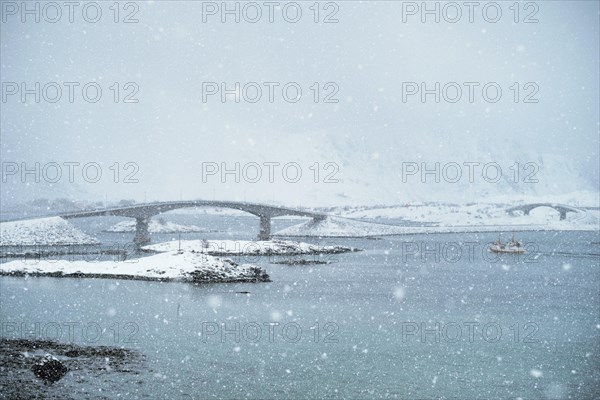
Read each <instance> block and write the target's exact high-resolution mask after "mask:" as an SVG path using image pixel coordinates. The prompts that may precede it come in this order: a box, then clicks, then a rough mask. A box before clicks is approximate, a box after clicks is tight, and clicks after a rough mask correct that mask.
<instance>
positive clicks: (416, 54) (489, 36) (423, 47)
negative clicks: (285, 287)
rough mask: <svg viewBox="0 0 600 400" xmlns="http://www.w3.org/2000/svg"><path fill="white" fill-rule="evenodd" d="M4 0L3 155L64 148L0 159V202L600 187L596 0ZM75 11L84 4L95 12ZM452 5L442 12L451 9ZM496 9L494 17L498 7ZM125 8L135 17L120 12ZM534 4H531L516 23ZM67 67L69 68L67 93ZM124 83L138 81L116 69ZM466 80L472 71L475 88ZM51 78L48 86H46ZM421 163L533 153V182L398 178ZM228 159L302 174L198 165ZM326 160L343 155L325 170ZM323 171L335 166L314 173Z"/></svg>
mask: <svg viewBox="0 0 600 400" xmlns="http://www.w3.org/2000/svg"><path fill="white" fill-rule="evenodd" d="M8 3H10V4H9V5H8V6H7V2H4V1H3V2H2V7H3V15H2V18H3V19H2V24H1V46H2V47H1V75H2V83H3V93H2V94H3V99H2V103H1V111H2V120H1V152H0V155H1V157H2V162H3V163H7V162H9V163H17V164H18V165H20V164H21V163H22V162H26V163H28V165H29V166H32V165H33V163H35V162H39V163H41V165H42V166H43V165H46V164H47V163H49V162H56V163H58V164H61V165H63V178H62V179H61V180H60V181H59V182H58V183H57V185H55V186H48V185H47V182H46V183H44V182H41V183H40V184H36V183H32V178H31V177H30V178H29V184H26V183H23V182H21V179H20V178H16V177H15V176H13V175H10V176H8V177H5V178H6V182H4V183H3V190H2V191H3V196H2V197H3V200H2V202H3V203H6V202H9V201H11V200H12V201H21V200H23V199H31V198H32V197H35V196H45V197H50V196H52V194H53V193H54V194H56V193H61V194H62V193H64V194H68V195H73V196H82V197H85V196H88V197H90V196H91V197H97V198H98V199H99V200H104V199H108V200H114V199H120V198H134V199H136V200H140V201H141V200H144V198H146V199H147V200H170V199H179V198H183V199H191V198H213V197H214V198H218V199H245V200H248V201H250V200H253V201H275V202H281V203H293V205H302V204H323V205H325V204H335V203H337V202H339V203H347V202H350V203H368V202H379V203H384V202H385V203H394V202H402V201H404V200H407V199H409V200H413V199H415V198H416V199H422V200H432V199H436V200H444V191H447V192H448V196H452V193H454V194H456V195H458V194H460V196H462V197H461V198H463V199H465V200H468V199H477V198H478V197H481V196H485V195H488V194H494V193H506V194H508V193H516V194H518V193H534V194H539V195H541V196H543V195H545V194H549V193H550V194H556V193H563V192H570V191H575V190H594V191H597V190H598V189H599V188H598V185H599V184H598V180H599V176H598V163H599V156H598V151H599V117H598V110H599V104H598V93H599V86H598V81H599V75H598V74H599V72H598V71H599V58H600V55H599V50H598V49H599V47H600V46H599V42H598V40H599V39H598V38H599V36H600V32H599V27H598V20H599V14H598V2H594V1H582V2H576V1H552V2H537V3H535V4H537V6H538V8H539V10H536V9H535V8H533V7H530V8H528V9H525V8H524V4H521V7H520V13H519V23H515V22H514V18H515V15H514V10H510V9H509V7H510V5H511V4H512V2H500V3H499V4H501V9H502V13H503V14H502V16H501V18H500V20H499V21H498V22H496V23H491V22H487V21H485V19H484V18H483V16H482V9H481V8H477V9H475V10H474V22H469V16H468V9H467V8H463V9H462V12H463V15H462V17H461V18H460V20H459V21H458V22H456V23H449V22H446V21H445V20H444V18H443V17H444V15H443V13H442V15H441V16H442V18H441V20H440V23H435V22H434V21H433V16H428V17H427V18H428V20H427V21H426V23H422V21H421V15H420V14H419V13H417V14H416V15H408V13H407V11H410V10H407V9H405V10H404V11H405V13H404V15H403V7H402V2H364V3H360V2H337V3H336V4H337V5H338V6H339V10H336V8H335V7H334V6H328V8H327V9H324V5H325V3H321V10H320V13H319V19H320V20H322V19H323V18H325V16H326V15H328V14H330V13H332V12H335V15H333V16H332V17H331V18H335V19H337V20H339V22H337V23H328V24H326V23H315V22H314V21H313V18H314V10H311V9H309V7H311V6H312V4H313V2H300V3H299V4H300V6H301V9H302V17H301V18H300V20H299V21H298V22H296V23H291V22H287V21H285V20H284V19H283V17H282V10H281V9H276V10H275V13H274V19H275V22H274V23H270V22H269V21H268V8H267V7H262V12H263V16H262V19H261V20H260V21H259V22H257V23H249V22H245V21H244V20H243V18H242V21H240V23H235V22H233V21H232V17H231V16H229V17H228V18H229V22H226V23H222V22H221V21H220V14H218V13H217V15H205V17H206V18H207V20H208V21H207V22H206V23H204V22H203V12H202V11H203V6H202V3H201V2H192V1H178V2H166V1H158V2H135V3H132V4H134V5H135V7H134V6H131V7H128V9H121V10H120V13H119V16H118V19H119V23H115V22H114V21H113V18H114V17H115V14H114V10H111V9H110V7H111V5H112V3H113V2H99V4H100V7H101V9H102V17H101V19H100V21H99V22H97V23H90V22H87V21H85V20H84V19H83V16H82V10H81V7H80V8H77V9H75V10H74V22H73V23H71V22H69V20H68V11H67V9H66V8H63V10H62V11H63V15H62V18H61V19H60V20H59V21H58V22H56V23H49V22H47V21H45V20H44V15H41V19H40V22H39V23H36V22H35V21H34V20H33V17H32V16H30V15H25V17H27V18H28V19H27V21H26V22H25V23H23V22H21V20H20V18H21V14H20V11H21V10H16V11H15V10H14V8H12V7H13V4H16V6H17V7H20V4H21V3H20V2H17V3H13V2H8ZM33 3H35V2H32V3H31V4H33ZM59 3H60V4H62V2H59ZM40 4H41V7H43V6H44V5H45V3H40ZM82 4H83V3H82ZM214 4H216V5H217V6H219V5H220V2H217V3H214ZM259 4H262V2H260V3H259ZM415 4H416V5H417V6H419V5H420V4H421V2H418V3H415ZM431 4H433V3H431ZM460 4H462V2H460ZM482 4H485V3H482ZM443 5H444V3H441V6H443ZM7 7H8V8H7ZM32 7H33V6H32ZM205 7H206V5H205ZM232 7H233V5H232ZM405 7H406V5H405ZM432 7H433V6H432ZM46 11H47V12H48V13H51V14H47V15H45V17H46V18H47V19H52V18H54V10H51V9H50V8H47V9H46ZM87 11H88V14H87V16H88V17H89V16H90V15H91V16H92V17H93V15H94V10H90V9H88V10H87ZM250 11H252V10H248V12H250ZM288 11H289V12H290V14H288V15H292V17H293V14H294V13H293V12H292V11H293V10H291V9H288ZM446 11H448V14H446V15H445V16H446V17H448V18H453V17H455V15H454V14H453V13H452V12H451V10H450V9H449V8H447V9H446ZM488 11H489V14H488V17H489V16H492V17H493V16H494V10H488ZM13 12H16V13H17V14H16V15H12V14H13ZM132 12H134V15H133V17H132V18H135V19H137V20H139V22H137V23H123V21H122V20H123V19H124V18H125V17H126V16H127V15H129V14H130V13H132ZM532 12H535V15H533V17H531V18H537V19H538V20H539V22H537V23H523V22H522V20H523V19H524V18H525V17H526V16H527V15H528V14H531V13H532ZM253 15H254V14H253V13H251V14H248V15H247V16H249V17H251V18H252V17H253ZM242 17H243V16H242ZM403 19H404V20H405V21H406V22H404V21H403ZM10 82H15V83H17V84H19V85H20V84H21V83H22V82H25V83H26V84H27V85H28V86H27V87H28V88H34V84H35V82H40V84H41V86H44V85H45V84H47V83H48V82H57V83H58V84H60V85H62V86H63V93H62V98H61V99H60V100H59V101H57V102H56V103H50V102H49V101H46V99H45V98H44V96H43V93H42V99H41V101H40V102H39V103H36V102H35V96H34V95H27V96H26V102H22V101H21V93H16V94H11V93H12V91H14V87H12V86H10V85H11V84H10ZM64 82H77V83H78V84H79V86H77V87H76V88H75V97H74V102H73V103H70V102H69V99H68V88H67V86H65V85H64V84H63V83H64ZM89 82H97V84H98V85H99V86H100V87H101V89H102V98H101V99H100V100H99V101H98V102H96V103H91V102H88V101H86V100H85V99H84V98H83V97H82V95H81V87H82V86H83V85H85V84H86V83H89ZM115 82H117V83H118V85H117V87H119V102H118V103H115V102H114V100H113V96H114V95H115V92H116V90H115V86H113V84H114V83H115ZM128 82H132V83H133V84H134V85H129V86H127V87H125V84H126V83H128ZM206 82H216V83H217V84H218V85H220V84H221V82H225V83H226V84H227V87H228V88H233V87H234V83H235V82H240V83H241V84H242V85H243V84H245V83H248V82H257V83H258V84H260V85H263V83H264V82H277V83H279V84H280V86H278V87H277V88H276V89H275V98H274V101H273V103H271V102H269V100H268V88H267V87H266V86H264V85H263V86H262V87H263V97H262V98H261V100H259V101H258V102H256V103H250V102H248V101H246V100H245V99H242V100H241V101H240V102H239V103H236V102H235V101H234V100H233V96H232V95H230V96H228V98H227V101H226V102H225V103H222V102H221V100H220V95H219V94H217V95H213V96H209V97H208V98H207V99H206V101H203V83H206ZM288 82H295V83H297V85H298V86H299V87H300V88H301V89H302V93H303V96H302V98H301V99H300V100H299V101H298V102H296V103H291V102H288V101H286V100H285V99H283V97H282V95H281V87H282V86H283V85H285V84H286V83H288ZM315 82H316V83H317V86H318V87H319V95H320V97H319V101H318V102H315V100H314V93H315V90H314V86H313V85H314V83H315ZM406 82H417V83H421V82H426V83H427V85H428V87H430V88H433V87H434V83H435V82H440V84H441V86H443V85H444V84H446V83H448V82H457V83H458V84H459V85H460V86H462V87H463V89H464V90H463V93H462V98H461V99H460V100H459V101H457V102H456V103H451V102H449V101H446V100H445V99H444V98H442V99H441V101H440V103H436V102H435V101H434V96H433V95H429V96H428V97H427V98H426V102H425V103H423V102H421V99H420V96H419V95H418V94H417V95H413V96H408V97H406V99H403V86H404V89H405V90H406V89H407V86H406ZM464 82H477V83H479V84H480V85H479V86H477V87H476V88H475V89H474V101H473V103H470V102H469V100H468V89H467V87H466V86H464V85H463V83H464ZM489 82H493V83H495V85H497V86H499V87H500V88H501V89H502V91H503V92H502V96H501V98H500V100H499V101H498V102H495V103H492V102H488V101H486V100H485V99H484V98H483V97H482V90H481V87H482V86H483V85H485V84H486V83H489ZM515 82H518V83H519V102H517V103H515V101H514V95H515V90H514V86H513V85H514V84H515ZM327 83H333V84H330V85H329V86H327V87H325V85H326V84H327ZM403 83H404V84H403ZM526 83H533V84H534V85H529V86H527V87H525V86H524V85H525V84H526ZM111 87H113V89H111ZM311 87H313V89H311ZM511 87H513V89H511ZM136 88H137V89H139V90H138V91H137V93H135V94H133V95H132V97H131V99H137V100H138V102H137V103H124V102H123V99H124V96H125V95H127V94H131V93H132V92H133V91H134V89H135V90H137V89H136ZM20 89H21V88H20V87H19V90H20ZM51 90H52V89H51V88H49V91H48V93H46V95H47V97H53V93H54V92H52V91H51ZM336 90H337V92H336V93H335V94H333V95H332V99H337V100H339V101H338V102H337V103H325V102H324V97H325V96H326V95H327V94H330V93H333V92H335V91H336ZM533 92H536V93H535V94H532V96H531V97H530V98H531V99H537V100H539V101H538V102H537V103H524V101H523V100H524V99H525V98H526V96H527V95H528V94H531V93H533ZM89 93H92V95H93V91H90V92H89ZM288 93H291V94H292V95H293V90H290V91H289V92H288ZM454 93H455V92H453V91H452V92H448V95H449V96H454ZM490 93H492V92H490ZM246 94H247V95H249V96H254V91H249V92H247V93H246ZM404 94H406V93H404ZM423 161H426V162H431V163H434V162H442V163H447V162H457V163H458V164H461V165H462V164H463V163H464V162H482V163H485V162H497V163H499V164H500V165H501V166H502V168H503V172H504V174H505V175H508V174H509V173H511V174H512V172H510V171H509V170H508V168H509V167H510V166H511V165H513V164H514V162H519V163H521V164H524V163H527V162H532V163H536V165H539V166H540V170H539V172H538V173H537V177H538V178H539V181H540V182H539V183H537V184H533V185H531V184H530V185H522V184H517V185H510V184H506V182H505V181H506V180H503V181H502V182H500V183H497V184H489V183H488V182H483V181H481V182H476V184H474V185H470V184H468V182H465V181H464V180H463V181H462V182H459V183H458V184H450V185H444V184H443V183H442V184H441V185H442V186H440V185H436V184H427V185H423V184H422V183H421V182H420V181H418V180H414V181H410V180H409V181H408V182H402V181H401V172H402V168H403V164H402V163H406V162H423ZM65 162H79V163H81V164H82V165H83V164H86V163H90V162H97V163H99V164H100V165H101V168H102V172H103V177H102V179H101V180H100V181H99V182H98V183H94V184H90V183H87V182H85V180H84V179H82V178H81V171H80V170H78V169H76V170H75V172H76V175H75V177H74V178H75V179H74V180H75V182H73V183H70V182H68V179H67V177H66V175H65V174H66V173H67V167H64V163H65ZM115 162H119V163H120V164H119V169H120V170H121V174H120V175H119V183H115V182H114V169H112V170H111V169H110V168H109V167H110V166H111V165H114V163H115ZM127 162H131V163H135V165H136V166H137V167H139V170H138V171H137V172H135V175H134V178H135V179H138V180H139V182H138V183H129V184H125V183H123V182H122V180H123V179H124V177H125V176H126V175H127V173H128V172H134V167H131V166H130V167H129V168H128V169H127V170H125V167H124V165H125V163H127ZM235 162H240V163H242V164H241V165H242V166H243V165H244V163H251V162H256V163H258V164H259V165H263V163H265V162H279V163H280V165H284V164H286V163H290V162H296V163H298V165H299V166H300V167H301V169H302V173H303V178H302V179H301V180H300V181H299V182H297V183H289V182H287V181H286V180H285V179H284V178H282V177H281V169H280V167H274V168H275V170H274V171H275V176H274V182H273V183H271V182H268V179H267V177H266V175H264V174H266V173H267V171H268V170H267V167H263V171H262V172H263V178H262V180H261V181H260V182H258V183H251V182H247V181H246V182H244V179H243V177H242V179H241V182H240V183H236V182H235V181H234V178H233V177H232V176H231V175H229V176H227V177H226V178H227V179H226V182H225V183H222V182H221V180H222V179H221V177H220V175H219V174H217V175H214V176H213V175H211V176H208V177H207V179H205V180H206V182H203V181H202V178H203V177H202V168H203V167H202V165H203V163H216V165H218V166H219V167H220V166H221V163H227V165H229V166H231V167H232V168H233V166H234V163H235ZM315 162H318V163H319V166H318V168H316V167H314V165H315V164H314V163H315ZM328 162H330V163H334V165H335V167H331V165H333V164H329V166H328V167H327V169H326V168H325V167H324V165H325V164H326V163H328ZM6 165H7V164H3V168H5V169H6ZM204 165H205V166H206V165H207V164H204ZM211 165H214V164H211ZM311 167H312V169H311ZM205 168H206V167H205ZM315 169H319V170H320V175H319V176H318V179H317V180H318V181H319V182H318V183H315V182H314V178H315V176H314V170H315ZM4 172H6V171H4ZM247 172H248V173H250V172H251V171H250V170H247ZM288 172H289V171H288ZM328 173H334V175H333V178H334V179H339V182H337V183H325V182H323V180H324V177H325V176H326V175H327V174H328ZM78 174H79V175H78ZM252 175H253V174H252ZM511 177H512V175H511ZM288 178H289V177H288ZM42 180H43V177H42ZM441 188H445V189H443V190H440V189H441ZM409 193H410V194H409ZM59 197H60V196H59ZM449 199H450V197H449Z"/></svg>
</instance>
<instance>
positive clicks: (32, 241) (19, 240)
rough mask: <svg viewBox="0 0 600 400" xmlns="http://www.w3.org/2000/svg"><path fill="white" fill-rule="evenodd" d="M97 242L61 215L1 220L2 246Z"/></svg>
mask: <svg viewBox="0 0 600 400" xmlns="http://www.w3.org/2000/svg"><path fill="white" fill-rule="evenodd" d="M95 243H98V241H97V240H96V239H94V238H93V237H91V236H89V235H86V234H85V233H83V232H81V231H80V230H79V229H77V228H75V227H74V226H73V225H71V224H70V223H68V222H67V221H65V220H64V219H62V218H60V217H50V218H38V219H31V220H23V221H11V222H0V246H33V245H63V244H95Z"/></svg>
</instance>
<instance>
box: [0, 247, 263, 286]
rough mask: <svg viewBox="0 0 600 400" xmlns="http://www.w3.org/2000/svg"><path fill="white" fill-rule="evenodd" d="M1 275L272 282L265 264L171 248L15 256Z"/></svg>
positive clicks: (205, 281)
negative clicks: (116, 257) (94, 255)
mask: <svg viewBox="0 0 600 400" xmlns="http://www.w3.org/2000/svg"><path fill="white" fill-rule="evenodd" d="M0 275H5V276H6V275H8V276H48V277H60V278H69V277H70V278H110V279H137V280H152V281H179V282H191V283H226V282H270V278H269V275H268V274H267V273H266V271H264V270H263V269H262V268H260V267H257V266H255V265H252V264H242V265H238V264H236V263H234V262H233V261H232V260H230V259H222V258H217V257H213V256H210V255H208V254H200V253H192V252H186V251H182V252H178V251H169V252H165V253H159V254H155V255H152V256H149V257H142V258H136V259H130V260H127V261H98V262H88V261H83V260H78V261H68V260H53V261H47V260H42V261H38V262H35V263H32V262H31V261H23V260H16V261H11V262H8V263H4V264H1V265H0Z"/></svg>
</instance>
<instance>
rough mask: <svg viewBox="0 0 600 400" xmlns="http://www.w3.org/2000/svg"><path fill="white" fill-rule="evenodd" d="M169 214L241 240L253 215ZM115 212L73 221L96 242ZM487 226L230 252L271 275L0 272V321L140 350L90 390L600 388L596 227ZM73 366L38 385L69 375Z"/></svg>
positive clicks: (576, 391) (410, 395)
mask: <svg viewBox="0 0 600 400" xmlns="http://www.w3.org/2000/svg"><path fill="white" fill-rule="evenodd" d="M171 220H173V221H175V222H184V221H185V222H187V223H194V224H198V225H202V226H205V227H211V228H212V227H215V228H216V227H218V226H227V227H228V231H222V232H215V233H210V234H186V235H182V238H201V237H202V238H215V239H231V238H237V239H250V238H253V237H254V236H255V235H256V232H257V227H258V221H257V220H255V219H252V218H246V217H209V216H184V215H177V216H173V217H171ZM115 221H118V219H117V220H115ZM115 221H111V220H109V219H106V220H103V219H97V220H88V221H85V220H81V221H76V224H78V226H79V227H81V228H82V229H83V230H85V231H86V232H88V233H90V234H93V235H96V236H97V237H99V238H100V239H101V240H102V241H103V243H105V244H108V243H113V242H115V243H126V242H128V241H129V240H131V237H132V236H133V235H132V234H124V235H120V234H106V233H101V232H100V230H102V229H104V228H105V227H106V226H109V225H110V224H111V223H114V222H115ZM224 221H225V222H224ZM293 223H297V221H290V220H288V221H278V222H276V224H279V225H281V226H282V227H283V226H286V225H290V224H293ZM275 229H278V226H276V227H275ZM177 236H178V235H167V234H165V235H155V236H154V238H153V241H154V242H159V241H163V240H168V239H172V238H176V237H177ZM496 237H497V234H491V233H486V234H474V233H472V234H460V235H457V234H435V235H411V236H397V237H386V238H381V239H380V240H366V239H329V240H319V239H315V238H312V239H311V238H302V239H301V240H304V241H312V242H317V241H318V242H320V243H324V244H331V243H334V242H335V243H338V244H346V245H350V246H356V247H359V248H362V249H364V251H362V252H356V253H346V254H340V255H326V256H322V257H321V260H323V261H328V264H317V265H305V266H290V265H282V264H272V263H271V262H272V261H275V260H273V259H272V258H269V257H246V258H244V259H242V260H236V261H241V262H252V263H255V264H257V265H260V266H261V267H264V268H265V269H266V270H267V271H268V273H269V274H270V275H271V278H272V280H273V282H271V283H257V284H252V283H240V284H213V285H191V284H182V283H158V282H143V281H124V280H113V279H59V278H9V277H0V312H1V323H2V331H1V334H2V336H5V337H14V336H20V337H30V338H41V339H57V340H59V341H72V342H75V343H78V344H88V345H99V344H104V345H118V346H124V347H127V348H133V349H137V350H139V351H140V352H141V353H143V354H144V355H145V356H146V360H147V372H146V373H143V374H141V375H140V376H139V377H138V378H139V380H138V383H137V384H136V385H134V386H132V385H119V381H118V378H116V379H117V380H116V381H115V378H111V379H107V380H98V382H97V385H93V386H90V387H85V388H78V390H81V393H84V394H87V395H89V396H90V397H93V396H103V397H105V398H117V397H119V396H120V397H121V398H163V399H169V398H202V399H207V398H252V399H258V398H260V399H264V398H269V399H271V398H273V399H275V398H277V399H279V398H294V399H296V398H307V399H308V398H310V399H314V398H360V399H373V398H404V399H421V398H457V399H459V398H460V399H476V398H477V399H478V398H488V399H490V398H498V399H500V398H501V399H505V398H523V399H530V398H550V399H555V398H556V399H560V398H572V399H586V398H587V399H593V398H597V397H598V396H599V395H600V265H599V264H600V256H599V255H598V254H600V245H599V239H598V234H597V232H539V233H536V232H530V233H520V234H519V239H521V240H522V241H523V242H525V243H526V244H527V245H528V246H530V247H529V249H530V252H529V253H528V254H527V255H525V256H514V255H503V256H493V255H491V254H490V253H488V252H487V251H486V244H487V243H489V242H491V241H493V240H495V239H496ZM305 258H306V259H312V260H314V259H317V258H316V257H315V256H309V257H305ZM278 260H279V259H278ZM240 292H248V293H240ZM70 327H72V329H71V328H70ZM69 379H74V378H73V377H72V376H70V375H69V374H68V375H67V376H66V377H65V378H64V379H63V380H62V381H60V382H59V383H57V384H56V385H54V387H52V388H51V389H48V390H52V391H55V392H53V393H60V390H61V385H63V387H69V388H72V387H77V385H76V383H74V382H70V381H69Z"/></svg>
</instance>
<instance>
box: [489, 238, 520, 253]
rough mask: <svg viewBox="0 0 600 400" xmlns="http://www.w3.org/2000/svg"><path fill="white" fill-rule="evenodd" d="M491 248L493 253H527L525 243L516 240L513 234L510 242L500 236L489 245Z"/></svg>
mask: <svg viewBox="0 0 600 400" xmlns="http://www.w3.org/2000/svg"><path fill="white" fill-rule="evenodd" d="M489 250H490V251H491V252H492V253H512V254H523V253H525V248H524V247H523V244H522V243H521V242H519V241H518V240H515V236H514V235H513V237H512V239H511V240H510V242H507V243H504V242H502V240H500V237H498V240H496V241H495V242H494V243H492V244H491V245H490V247H489Z"/></svg>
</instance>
